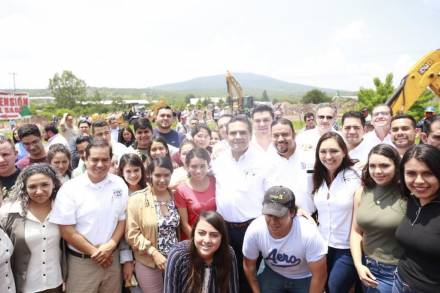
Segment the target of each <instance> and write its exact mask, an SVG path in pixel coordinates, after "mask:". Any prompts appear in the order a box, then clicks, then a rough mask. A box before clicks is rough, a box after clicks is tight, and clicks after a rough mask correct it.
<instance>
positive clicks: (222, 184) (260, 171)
mask: <svg viewBox="0 0 440 293" xmlns="http://www.w3.org/2000/svg"><path fill="white" fill-rule="evenodd" d="M272 166H273V163H271V162H270V161H269V159H268V157H267V156H264V155H262V153H261V152H259V151H258V150H256V149H255V148H254V147H253V146H252V145H250V146H249V148H248V149H247V150H246V152H245V153H244V154H243V155H242V156H241V157H240V158H239V159H238V161H236V160H235V159H234V157H232V153H231V151H230V150H228V151H224V152H222V153H221V154H220V156H219V157H218V158H217V159H216V160H215V161H213V163H212V169H213V171H214V175H215V178H216V205H217V212H219V213H220V214H221V215H222V216H223V217H224V219H225V220H226V221H228V222H233V223H242V222H246V221H248V220H250V219H254V218H257V217H258V216H260V215H261V210H262V202H263V198H264V192H265V191H266V190H267V189H269V187H271V185H270V182H269V180H268V178H269V174H271V172H272V170H273V167H272Z"/></svg>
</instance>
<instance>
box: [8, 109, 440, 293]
mask: <svg viewBox="0 0 440 293" xmlns="http://www.w3.org/2000/svg"><path fill="white" fill-rule="evenodd" d="M173 114H174V113H173V110H172V109H171V108H170V107H168V106H163V107H160V108H159V109H157V113H156V115H155V122H154V126H155V127H153V123H152V122H151V121H150V120H149V119H147V118H145V117H139V118H136V119H132V120H131V121H130V124H128V125H121V123H120V121H119V120H118V119H117V117H115V116H110V117H109V118H108V119H106V120H96V121H90V120H88V119H85V118H83V117H80V119H78V121H77V122H76V123H74V121H75V119H74V117H72V115H70V114H68V113H66V114H65V115H64V116H63V118H62V119H61V120H60V121H59V123H58V122H57V123H55V122H53V123H49V124H47V125H43V126H42V127H41V128H40V127H38V126H37V125H34V124H23V125H18V127H17V128H16V129H14V131H13V141H12V140H10V139H8V138H6V137H4V136H0V183H1V187H2V190H1V191H2V194H1V199H2V202H0V206H1V207H0V278H1V281H0V292H2V293H3V292H5V293H6V292H26V293H27V292H47V293H52V292H64V291H65V292H69V293H70V292H78V293H84V292H91V293H92V292H105V293H107V292H110V293H111V292H115V293H120V292H123V291H124V292H144V293H150V292H153V293H156V292H157V293H159V292H166V293H174V292H176V293H177V292H182V293H184V292H187V293H190V292H200V293H217V292H219V293H226V292H230V293H238V292H243V293H247V292H253V293H258V292H263V293H265V292H269V293H272V292H273V293H282V292H313V293H322V292H328V293H341V292H368V293H370V292H371V293H374V292H393V293H400V292H440V270H438V264H439V263H440V197H439V194H440V165H439V162H440V150H439V149H440V117H436V116H434V115H431V116H430V117H429V119H426V121H424V122H423V123H416V120H415V119H414V118H413V117H411V116H410V115H408V114H402V113H397V114H395V115H393V113H392V112H391V109H390V107H389V106H387V105H376V106H375V107H374V108H373V109H372V111H371V116H370V115H368V113H365V111H361V112H357V111H349V112H346V113H342V115H339V116H338V113H337V109H336V108H335V107H334V106H333V105H332V104H327V103H324V104H319V105H318V106H317V107H316V112H315V113H307V114H306V115H304V121H305V123H306V127H305V128H304V129H302V130H301V131H296V130H295V129H294V126H293V124H292V122H291V121H290V120H289V119H287V118H285V117H282V114H281V113H277V114H275V113H274V110H273V109H272V108H271V107H270V106H267V105H259V106H257V107H255V109H254V110H253V112H252V114H251V117H246V116H244V115H235V116H232V115H228V114H225V115H222V116H220V117H218V119H216V121H215V124H216V125H215V127H213V126H212V125H210V126H208V125H207V123H206V121H201V120H199V119H197V118H196V117H194V118H192V119H188V123H185V127H182V121H180V124H179V123H178V124H177V127H176V129H174V128H173V125H174V122H175V121H174V120H175V115H173ZM338 117H341V119H340V121H341V122H340V125H338V123H337V120H338ZM366 119H367V121H368V123H367V122H366ZM418 128H422V129H421V132H420V131H418V130H417V129H418ZM418 136H419V137H420V141H417V140H418V138H417V137H418ZM44 141H45V142H46V143H44Z"/></svg>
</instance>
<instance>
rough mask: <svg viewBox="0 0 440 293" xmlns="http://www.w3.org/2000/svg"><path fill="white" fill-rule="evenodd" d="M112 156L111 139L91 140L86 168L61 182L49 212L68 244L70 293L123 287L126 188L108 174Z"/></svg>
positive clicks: (68, 289)
mask: <svg viewBox="0 0 440 293" xmlns="http://www.w3.org/2000/svg"><path fill="white" fill-rule="evenodd" d="M111 155H112V150H111V146H110V145H109V144H108V142H107V141H105V140H100V139H97V140H94V141H92V143H91V144H89V145H88V146H87V148H86V167H87V173H85V174H83V175H81V176H79V177H76V178H73V179H72V180H70V181H68V182H66V183H65V184H63V186H62V187H61V188H60V190H59V191H58V194H57V198H56V200H55V203H54V206H53V209H52V213H51V215H50V222H52V223H55V224H58V225H59V227H60V232H61V236H62V237H63V238H64V239H65V240H66V241H67V243H68V251H69V254H70V257H69V259H68V272H69V275H68V278H67V287H66V290H67V292H70V293H76V292H78V293H87V292H90V293H95V292H110V293H112V292H114V293H120V292H121V283H122V280H121V267H120V265H119V253H118V250H117V245H118V242H119V240H120V239H121V238H122V237H123V235H124V229H125V210H126V207H127V201H128V188H127V185H126V184H125V183H124V181H123V180H122V179H121V178H120V177H119V176H116V175H113V174H110V173H109V170H110V166H111Z"/></svg>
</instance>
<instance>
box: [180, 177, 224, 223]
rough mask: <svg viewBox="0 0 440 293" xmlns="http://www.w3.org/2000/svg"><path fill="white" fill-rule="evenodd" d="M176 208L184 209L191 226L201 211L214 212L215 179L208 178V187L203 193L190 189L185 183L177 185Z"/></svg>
mask: <svg viewBox="0 0 440 293" xmlns="http://www.w3.org/2000/svg"><path fill="white" fill-rule="evenodd" d="M174 199H175V201H176V207H177V208H186V209H187V211H188V223H189V224H190V225H191V226H192V225H193V224H194V223H195V221H196V220H197V217H198V216H199V214H200V212H201V211H215V210H216V206H215V178H214V177H213V176H209V185H208V188H206V189H205V190H204V191H196V190H193V189H191V188H190V187H189V186H188V185H187V184H186V182H183V183H181V184H179V185H178V186H177V188H176V192H175V194H174Z"/></svg>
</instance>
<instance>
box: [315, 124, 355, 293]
mask: <svg viewBox="0 0 440 293" xmlns="http://www.w3.org/2000/svg"><path fill="white" fill-rule="evenodd" d="M353 164H354V163H353V161H352V160H351V159H350V157H349V155H348V149H347V146H346V144H345V142H344V140H343V138H342V137H341V136H340V135H339V134H337V133H336V132H327V133H325V134H323V135H322V136H321V138H320V139H319V141H318V144H317V147H316V153H315V167H314V173H313V191H312V194H313V201H314V203H315V206H316V209H317V211H318V221H319V231H320V232H321V235H322V237H323V238H324V240H325V241H326V242H327V243H328V254H327V267H328V280H327V286H326V287H327V289H326V291H327V292H329V293H340V292H348V291H349V290H350V288H351V287H352V286H353V285H354V283H355V281H356V279H357V275H356V269H355V267H354V265H353V259H352V257H351V253H350V241H349V238H350V229H351V219H352V213H353V199H354V194H355V192H356V190H357V189H358V188H359V186H360V184H361V180H360V176H359V175H358V174H357V173H356V171H355V170H353V169H352V166H353Z"/></svg>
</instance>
